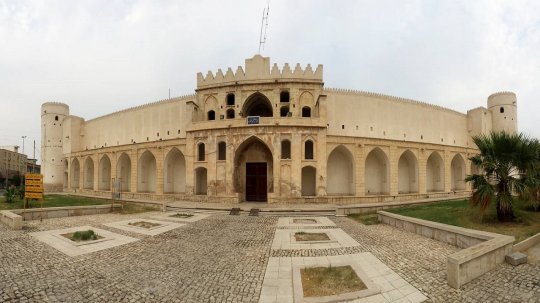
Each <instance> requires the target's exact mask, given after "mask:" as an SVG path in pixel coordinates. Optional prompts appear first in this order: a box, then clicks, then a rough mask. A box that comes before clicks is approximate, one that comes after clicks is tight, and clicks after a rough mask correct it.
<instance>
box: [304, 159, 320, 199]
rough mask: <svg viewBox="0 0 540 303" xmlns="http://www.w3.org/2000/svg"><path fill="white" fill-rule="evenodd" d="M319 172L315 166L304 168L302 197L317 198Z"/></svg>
mask: <svg viewBox="0 0 540 303" xmlns="http://www.w3.org/2000/svg"><path fill="white" fill-rule="evenodd" d="M316 175H317V170H316V169H315V167H313V166H304V167H302V196H307V197H309V196H315V195H316V184H317V179H316Z"/></svg>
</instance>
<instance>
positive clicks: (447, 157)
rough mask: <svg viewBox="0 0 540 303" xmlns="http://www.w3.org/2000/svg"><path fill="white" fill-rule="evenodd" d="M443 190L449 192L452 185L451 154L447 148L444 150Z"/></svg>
mask: <svg viewBox="0 0 540 303" xmlns="http://www.w3.org/2000/svg"><path fill="white" fill-rule="evenodd" d="M443 157H444V158H443V161H444V191H445V192H449V191H450V187H451V186H452V155H451V154H450V151H448V150H447V149H445V150H444V156H443Z"/></svg>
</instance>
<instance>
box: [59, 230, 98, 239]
mask: <svg viewBox="0 0 540 303" xmlns="http://www.w3.org/2000/svg"><path fill="white" fill-rule="evenodd" d="M62 236H64V237H66V238H68V239H70V240H71V241H74V242H81V241H93V240H98V239H102V238H103V237H101V236H99V235H97V234H96V233H95V232H94V231H93V230H91V229H89V230H84V231H76V232H74V233H67V234H63V235H62Z"/></svg>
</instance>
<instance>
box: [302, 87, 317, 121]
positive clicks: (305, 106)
mask: <svg viewBox="0 0 540 303" xmlns="http://www.w3.org/2000/svg"><path fill="white" fill-rule="evenodd" d="M299 99H300V102H299V103H300V106H299V107H300V108H301V113H300V115H301V116H302V117H312V116H313V107H314V106H315V100H314V98H313V94H311V93H310V92H303V93H302V94H301V95H300V98H299Z"/></svg>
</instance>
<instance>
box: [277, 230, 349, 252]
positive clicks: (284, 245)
mask: <svg viewBox="0 0 540 303" xmlns="http://www.w3.org/2000/svg"><path fill="white" fill-rule="evenodd" d="M298 232H316V233H325V234H326V235H328V237H329V238H330V240H329V241H317V242H311V241H296V239H295V237H294V235H295V234H296V233H298ZM358 245H359V244H358V242H356V240H354V239H353V238H351V237H350V236H349V235H347V233H346V232H344V231H343V230H342V229H339V228H330V229H316V230H313V229H277V230H276V233H275V235H274V241H273V242H272V249H327V248H341V247H351V246H358Z"/></svg>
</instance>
